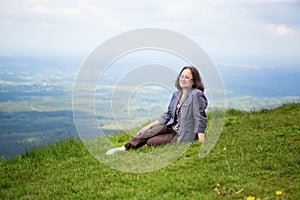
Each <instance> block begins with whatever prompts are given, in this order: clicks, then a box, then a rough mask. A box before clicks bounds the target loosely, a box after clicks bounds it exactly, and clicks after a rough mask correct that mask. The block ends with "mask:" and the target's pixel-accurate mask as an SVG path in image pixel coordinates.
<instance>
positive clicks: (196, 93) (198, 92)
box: [192, 88, 204, 95]
mask: <svg viewBox="0 0 300 200" xmlns="http://www.w3.org/2000/svg"><path fill="white" fill-rule="evenodd" d="M192 94H195V95H204V93H203V92H202V91H201V90H199V89H198V88H193V89H192Z"/></svg>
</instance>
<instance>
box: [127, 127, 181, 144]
mask: <svg viewBox="0 0 300 200" xmlns="http://www.w3.org/2000/svg"><path fill="white" fill-rule="evenodd" d="M176 138H177V133H176V131H174V130H173V129H172V128H171V127H167V126H166V125H156V126H154V127H152V128H151V129H149V130H147V131H145V132H144V133H140V134H138V135H137V136H135V137H134V138H132V139H131V140H130V141H129V142H128V143H126V144H125V147H126V149H131V148H133V149H137V148H139V147H141V146H143V145H145V144H147V145H148V146H156V145H161V144H166V143H170V142H173V141H176Z"/></svg>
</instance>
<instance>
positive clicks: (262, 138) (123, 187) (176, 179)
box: [0, 104, 300, 199]
mask: <svg viewBox="0 0 300 200" xmlns="http://www.w3.org/2000/svg"><path fill="white" fill-rule="evenodd" d="M113 137H115V138H114V140H117V141H119V142H123V141H122V140H123V138H127V136H124V135H122V134H121V135H118V136H113ZM120 140H121V141H120ZM124 140H125V139H124ZM200 147H201V145H200V144H199V143H193V144H192V145H191V146H190V147H189V148H188V149H187V151H186V152H185V153H184V155H183V156H181V157H180V158H179V159H178V160H177V161H176V162H174V163H172V164H170V165H169V166H168V167H165V168H163V169H161V170H158V171H155V172H152V173H142V174H132V173H123V172H120V171H117V170H113V169H111V168H109V167H107V166H105V165H104V164H101V163H99V162H98V161H97V160H96V159H95V158H93V157H92V156H91V155H90V154H89V153H88V152H87V150H85V148H83V146H82V144H81V142H80V141H75V140H73V139H69V140H62V141H60V142H57V143H54V144H52V145H50V146H48V147H41V148H38V149H35V150H32V151H30V152H28V153H26V154H23V155H18V156H15V157H13V158H12V159H9V160H6V161H2V162H0V165H1V169H0V199H45V198H48V199H66V198H67V199H71V198H75V199H246V198H247V197H248V196H249V195H252V196H255V197H257V198H258V197H259V198H261V199H300V192H299V188H300V171H299V169H300V104H290V105H284V106H282V107H280V108H277V109H272V110H262V111H260V112H253V113H246V112H239V111H235V110H229V111H228V114H227V117H226V124H225V126H224V130H223V132H222V135H221V137H220V139H219V141H218V142H217V144H216V146H215V148H214V149H213V150H212V152H211V153H210V154H209V155H208V156H207V157H205V158H203V159H200V158H199V156H198V152H199V148H200ZM143 149H145V148H141V150H140V151H141V152H142V151H143ZM216 183H219V184H220V188H218V189H216V187H215V185H216ZM277 190H281V191H283V195H281V196H276V194H275V191H277Z"/></svg>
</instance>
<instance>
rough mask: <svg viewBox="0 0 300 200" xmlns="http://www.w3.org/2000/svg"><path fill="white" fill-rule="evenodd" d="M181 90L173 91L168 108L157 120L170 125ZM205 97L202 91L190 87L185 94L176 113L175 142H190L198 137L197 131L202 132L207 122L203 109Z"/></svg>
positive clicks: (173, 119) (204, 107)
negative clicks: (176, 134) (176, 131)
mask: <svg viewBox="0 0 300 200" xmlns="http://www.w3.org/2000/svg"><path fill="white" fill-rule="evenodd" d="M181 93H182V92H181V91H176V92H174V93H173V96H172V98H171V101H170V104H169V106H168V110H167V111H166V112H165V113H163V114H162V115H161V116H160V118H159V119H158V121H159V122H160V123H162V124H166V125H167V126H171V125H172V124H173V123H174V121H175V112H176V106H177V104H178V101H179V99H180V96H181ZM207 104H208V103H207V99H206V97H205V95H204V93H203V92H202V91H201V90H199V89H196V88H191V89H190V90H188V92H187V94H186V95H185V97H184V99H183V101H182V103H181V107H180V110H179V114H178V138H177V142H190V141H193V140H195V139H196V138H197V137H198V134H197V133H204V132H205V129H206V124H207V117H206V113H205V109H206V107H207Z"/></svg>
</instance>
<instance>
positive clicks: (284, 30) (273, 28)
mask: <svg viewBox="0 0 300 200" xmlns="http://www.w3.org/2000/svg"><path fill="white" fill-rule="evenodd" d="M266 27H267V30H268V31H270V32H271V33H273V34H275V35H278V36H286V35H290V34H292V33H293V32H294V31H293V30H292V29H290V28H288V27H287V26H286V25H284V24H267V26H266Z"/></svg>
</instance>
